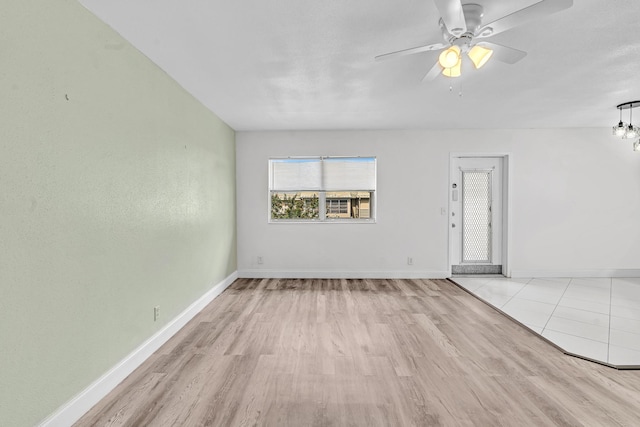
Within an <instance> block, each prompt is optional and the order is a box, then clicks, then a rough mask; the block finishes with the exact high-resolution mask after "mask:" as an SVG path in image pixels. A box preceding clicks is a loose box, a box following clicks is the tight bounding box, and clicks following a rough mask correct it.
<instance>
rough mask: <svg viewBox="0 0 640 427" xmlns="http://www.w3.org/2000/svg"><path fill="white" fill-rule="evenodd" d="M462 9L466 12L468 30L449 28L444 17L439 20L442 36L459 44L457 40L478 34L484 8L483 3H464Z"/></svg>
mask: <svg viewBox="0 0 640 427" xmlns="http://www.w3.org/2000/svg"><path fill="white" fill-rule="evenodd" d="M462 11H463V13H464V21H465V24H466V26H467V30H466V31H464V30H463V29H461V28H454V29H452V30H450V29H448V28H447V26H446V24H445V23H444V21H443V20H442V18H440V21H439V22H438V24H440V28H441V30H442V36H443V37H444V39H445V41H447V42H448V43H451V44H455V45H459V44H458V43H456V42H455V41H456V40H457V39H460V38H463V37H464V38H466V39H468V40H471V39H472V38H473V36H475V35H476V31H478V28H480V26H481V25H482V17H483V16H484V8H483V7H482V6H481V5H479V4H475V3H469V4H463V5H462ZM462 44H464V43H462ZM460 47H462V46H460Z"/></svg>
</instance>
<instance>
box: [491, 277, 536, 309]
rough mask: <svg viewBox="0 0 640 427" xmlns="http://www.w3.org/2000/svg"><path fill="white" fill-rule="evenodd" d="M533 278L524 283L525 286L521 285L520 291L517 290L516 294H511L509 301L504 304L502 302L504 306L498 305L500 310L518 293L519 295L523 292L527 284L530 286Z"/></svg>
mask: <svg viewBox="0 0 640 427" xmlns="http://www.w3.org/2000/svg"><path fill="white" fill-rule="evenodd" d="M532 280H533V277H532V278H531V279H529V281H528V282H527V283H525V284H524V286H523V287H521V288H520V289H519V290H518V292H516V293H515V294H513V295H511V296H510V297H509V299H508V300H507V302H505V303H504V304H502V306H500V307H498V308H499V309H500V310H502V309H503V308H504V306H506V305H507V304H509V303H510V302H511V300H512V299H514V298H515V297H516V295H518V294H519V293H520V292H522V290H523V289H524V288H526V287H527V286H529V283H531V281H532Z"/></svg>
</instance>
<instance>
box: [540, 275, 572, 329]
mask: <svg viewBox="0 0 640 427" xmlns="http://www.w3.org/2000/svg"><path fill="white" fill-rule="evenodd" d="M572 280H573V277H570V278H569V283H567V286H565V288H564V291H563V292H562V295H560V298H558V302H556V304H555V307H553V311H552V312H551V314H550V315H549V318H548V319H547V322H546V323H545V324H544V327H543V328H542V332H544V331H545V329H547V325H548V324H549V321H550V320H551V318H552V317H553V313H555V312H556V310H557V309H558V305H560V301H562V297H564V294H566V293H567V289H569V285H571V281H572ZM551 330H553V329H551ZM556 332H557V331H556Z"/></svg>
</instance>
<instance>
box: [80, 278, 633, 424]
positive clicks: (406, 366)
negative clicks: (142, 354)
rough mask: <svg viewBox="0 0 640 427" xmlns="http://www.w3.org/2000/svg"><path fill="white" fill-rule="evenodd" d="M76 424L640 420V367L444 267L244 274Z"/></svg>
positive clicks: (582, 421)
mask: <svg viewBox="0 0 640 427" xmlns="http://www.w3.org/2000/svg"><path fill="white" fill-rule="evenodd" d="M76 425H77V426H119V425H127V426H253V425H260V426H263V425H264V426H438V425H443V426H500V425H503V426H547V425H560V426H581V425H584V426H618V425H621V426H639V425H640V371H617V370H614V369H611V368H608V367H605V366H601V365H598V364H595V363H592V362H588V361H584V360H581V359H578V358H574V357H571V356H567V355H564V354H562V353H561V352H560V351H559V350H557V349H556V348H555V347H553V346H551V345H550V344H548V343H547V342H545V341H543V340H542V339H540V338H539V337H537V336H535V335H534V334H533V333H531V332H529V331H527V330H526V329H524V328H522V327H520V326H519V325H517V324H516V323H514V322H512V321H511V320H509V319H508V318H506V317H505V316H503V315H501V314H500V313H498V312H496V311H495V310H493V309H492V308H491V307H489V306H487V305H486V304H484V303H482V302H481V301H479V300H477V299H476V298H474V297H473V296H471V295H469V294H468V293H466V292H465V291H463V290H462V289H460V288H458V287H457V286H456V285H454V284H452V283H451V282H448V281H446V280H350V279H349V280H347V279H331V280H325V279H322V280H320V279H318V280H293V279H287V280H283V279H280V280H277V279H240V280H237V281H236V282H234V283H233V284H232V285H231V286H230V287H229V288H228V289H227V290H226V291H225V292H223V293H222V295H220V296H219V297H218V298H216V299H215V300H214V301H213V302H212V303H211V304H210V305H209V306H207V307H206V308H205V309H204V310H203V311H202V312H201V313H200V314H199V315H198V316H197V317H196V318H194V319H193V320H192V321H191V322H190V323H189V324H188V325H187V326H186V327H185V328H184V329H183V330H182V331H180V332H179V333H178V334H177V335H176V336H174V337H173V338H172V339H171V340H170V341H169V342H168V343H167V344H166V345H164V346H163V347H162V348H161V349H160V350H159V351H158V352H156V353H155V354H154V355H153V356H152V357H151V358H150V359H149V360H148V361H146V362H145V363H144V364H143V365H142V366H141V367H140V368H139V369H138V370H136V371H135V372H134V373H133V374H132V375H130V376H129V377H128V378H127V379H126V380H125V381H123V382H122V383H121V384H120V385H119V386H118V387H117V388H116V389H115V390H113V392H111V393H110V394H109V395H108V396H107V397H106V398H105V399H103V400H102V401H101V402H100V403H99V404H98V405H96V406H95V407H94V408H93V409H92V410H91V411H89V412H88V413H87V414H86V415H85V416H84V417H83V418H82V419H81V420H80V421H79V422H78V423H77V424H76Z"/></svg>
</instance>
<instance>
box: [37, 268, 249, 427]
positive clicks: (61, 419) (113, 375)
mask: <svg viewBox="0 0 640 427" xmlns="http://www.w3.org/2000/svg"><path fill="white" fill-rule="evenodd" d="M237 278H238V272H237V271H236V272H234V273H232V274H231V275H229V276H228V277H227V278H225V279H224V280H223V281H222V282H220V283H218V284H216V285H214V286H213V288H211V289H210V290H209V291H207V293H205V294H204V295H203V296H202V297H200V298H199V299H198V300H197V301H195V302H194V303H193V304H191V305H190V306H189V307H187V309H185V310H184V311H183V312H182V313H180V314H179V315H178V316H176V317H175V318H174V319H173V320H171V321H170V322H169V323H167V324H166V325H165V326H164V327H163V328H162V329H161V330H159V331H158V332H156V333H155V334H154V335H153V336H152V337H151V338H149V339H148V340H147V341H145V342H144V343H143V344H142V345H140V346H139V347H138V348H137V349H135V350H134V351H133V352H132V353H130V354H129V355H128V356H127V357H125V358H124V359H122V360H121V361H120V362H119V363H118V364H116V365H115V366H114V367H113V368H111V369H110V370H109V371H108V372H107V373H105V374H104V375H102V376H101V377H100V378H98V379H97V380H96V381H94V382H93V383H92V384H91V385H89V387H87V388H86V389H84V390H83V391H82V392H80V393H79V394H78V395H76V396H75V397H74V398H73V399H71V400H70V401H69V402H67V403H66V404H64V405H63V406H61V407H60V408H59V409H58V410H57V411H56V412H54V413H53V414H51V415H50V416H49V417H47V418H46V419H45V420H44V421H42V423H40V427H68V426H70V425H72V424H73V423H75V422H76V421H78V420H79V419H80V417H82V416H83V415H84V414H85V413H86V412H87V411H89V409H91V408H92V407H93V406H94V405H95V404H96V403H98V402H99V401H100V400H101V399H102V398H104V397H105V396H106V395H107V394H108V393H109V392H110V391H111V390H113V389H114V388H115V387H116V386H117V385H118V384H120V382H122V380H124V379H125V378H126V377H127V376H129V374H131V373H132V372H133V371H134V370H135V369H136V368H137V367H138V366H140V365H141V364H142V363H143V362H144V361H145V360H147V359H148V358H149V356H151V355H152V354H153V353H154V352H155V351H156V350H158V349H159V348H160V347H161V346H162V345H163V344H164V343H166V342H167V341H168V340H169V338H171V337H172V336H173V335H175V334H176V333H177V332H178V331H179V330H180V329H182V327H183V326H184V325H186V324H187V323H188V322H189V321H190V320H191V319H193V318H194V317H195V315H196V314H198V313H199V312H200V311H202V309H203V308H205V307H206V306H207V305H208V304H209V303H210V302H211V301H213V300H214V298H216V297H217V296H218V295H220V294H221V293H222V292H223V291H224V290H225V289H226V288H227V287H228V286H229V285H231V283H233V282H234V281H235V280H236V279H237Z"/></svg>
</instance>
